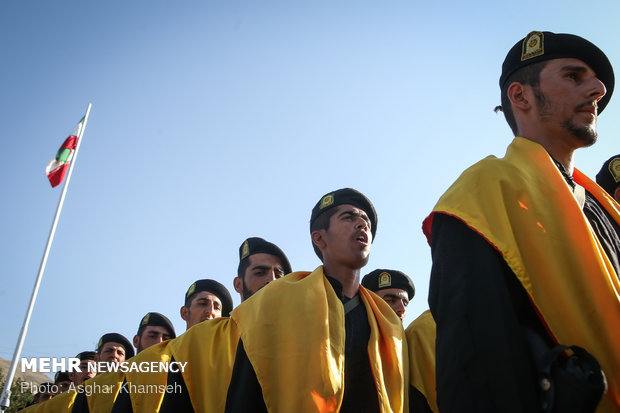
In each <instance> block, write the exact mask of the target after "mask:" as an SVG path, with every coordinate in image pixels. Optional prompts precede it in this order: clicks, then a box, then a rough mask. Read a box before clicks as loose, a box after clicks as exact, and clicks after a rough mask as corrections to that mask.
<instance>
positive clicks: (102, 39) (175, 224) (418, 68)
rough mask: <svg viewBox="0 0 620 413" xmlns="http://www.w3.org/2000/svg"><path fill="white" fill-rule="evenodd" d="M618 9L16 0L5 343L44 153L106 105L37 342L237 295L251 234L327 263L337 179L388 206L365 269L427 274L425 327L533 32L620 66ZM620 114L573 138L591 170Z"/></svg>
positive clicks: (38, 310)
mask: <svg viewBox="0 0 620 413" xmlns="http://www.w3.org/2000/svg"><path fill="white" fill-rule="evenodd" d="M509 4H510V7H509ZM618 15H620V4H619V3H618V2H617V1H616V0H607V1H606V0H603V1H600V2H596V3H584V2H567V1H546V2H541V1H529V0H525V1H521V2H513V3H508V2H503V1H469V2H457V1H452V2H445V1H443V2H442V1H436V2H428V1H424V2H423V1H400V0H393V1H381V2H379V1H375V2H372V1H362V0H356V1H324V0H312V1H309V0H305V1H235V0H226V1H211V0H202V1H175V2H172V1H161V0H154V1H142V2H138V1H98V2H95V1H71V2H69V1H30V0H23V1H17V0H6V1H2V2H1V3H0V50H1V51H2V60H1V62H2V63H1V65H0V75H1V76H0V85H1V87H0V119H1V122H0V128H1V129H0V130H1V132H0V134H1V136H2V142H3V146H4V150H3V152H4V156H3V164H4V179H3V180H2V201H1V202H0V277H1V279H0V280H1V283H0V314H2V316H1V317H2V318H1V326H2V334H0V357H3V358H7V359H9V358H11V357H12V354H13V349H14V347H15V343H16V340H17V337H18V334H19V331H20V327H21V325H22V322H23V318H24V315H25V312H26V306H27V304H28V301H29V299H30V294H31V291H32V286H33V284H34V280H35V277H36V273H37V270H38V268H39V263H40V260H41V256H42V253H43V249H44V246H45V242H46V239H47V235H48V233H49V228H50V225H51V223H52V218H53V216H54V212H55V210H56V206H57V203H58V199H59V196H60V192H61V188H60V187H58V188H55V189H52V188H51V187H50V185H49V183H48V181H47V179H46V177H45V172H44V170H45V165H46V164H47V162H48V161H49V160H50V159H52V158H53V157H54V155H55V154H56V151H57V150H58V147H59V146H60V144H61V143H62V142H63V141H64V139H65V138H66V137H67V135H68V134H69V133H70V132H71V131H72V129H73V128H74V126H75V124H76V123H77V122H78V120H79V119H80V118H81V117H82V116H83V114H84V112H85V109H86V106H87V104H88V103H89V102H92V104H93V108H92V111H91V115H90V119H89V122H88V125H87V127H86V131H85V135H84V140H83V144H82V146H81V149H80V153H79V156H78V158H77V163H76V166H75V170H74V174H73V177H72V180H71V185H70V187H69V191H68V194H67V198H66V201H65V207H64V210H63V211H62V215H61V218H60V223H59V227H58V231H57V233H56V238H55V240H54V244H53V246H52V250H51V254H50V258H49V261H48V265H47V270H46V272H45V276H44V278H43V282H42V284H41V289H40V293H39V297H38V300H37V303H36V305H35V309H34V314H33V317H32V321H31V324H30V330H29V332H28V336H27V338H26V342H25V345H24V349H23V354H22V355H23V356H25V357H43V356H51V357H70V356H74V355H75V354H77V353H78V352H80V351H83V350H91V349H94V348H95V345H96V343H97V340H98V339H99V337H100V336H101V335H102V334H104V333H107V332H119V333H121V334H123V335H125V336H126V337H128V338H129V339H131V338H132V337H133V335H134V334H135V333H136V330H137V327H138V323H139V321H140V319H141V317H142V316H143V315H144V314H145V313H147V312H149V311H158V312H161V313H163V314H165V315H167V316H168V317H169V318H170V319H171V320H172V322H173V323H174V325H175V327H176V330H177V333H178V334H180V333H182V332H183V331H185V323H184V321H183V320H182V319H181V317H180V315H179V308H180V307H181V305H182V304H183V297H184V293H185V291H186V290H187V288H188V287H189V285H190V284H191V283H192V282H193V281H195V280H197V279H200V278H215V279H217V280H219V281H220V282H222V283H223V284H224V285H226V286H227V287H228V288H229V289H230V291H231V293H232V294H233V297H234V301H235V305H236V304H238V303H239V296H238V295H237V294H236V293H234V290H233V287H232V279H233V277H234V276H235V274H236V269H237V264H238V248H239V246H240V244H241V243H242V241H243V240H244V239H245V238H247V237H250V236H260V237H263V238H265V239H267V240H270V241H272V242H274V243H276V244H278V245H279V246H280V247H281V248H282V249H283V250H284V251H285V252H286V253H287V255H288V257H289V258H290V261H291V263H292V266H293V270H295V271H299V270H306V271H312V270H313V269H314V268H316V267H317V266H318V265H319V264H320V262H319V260H318V258H317V257H316V256H315V255H314V252H313V250H312V247H311V243H310V236H309V223H308V222H309V218H310V211H311V209H312V207H313V206H314V204H315V203H316V202H317V201H318V200H319V198H320V197H321V196H322V195H324V194H325V193H327V192H329V191H332V190H335V189H338V188H341V187H353V188H356V189H358V190H360V191H362V192H363V193H365V194H366V195H367V196H368V197H369V198H370V199H371V200H372V201H373V203H374V204H375V207H376V209H377V212H378V217H379V224H378V232H377V237H376V240H375V242H374V244H373V247H372V253H371V259H370V262H369V263H368V266H367V267H366V268H364V269H363V272H362V274H365V273H367V272H369V271H371V270H373V269H375V268H390V269H399V270H402V271H404V272H406V273H407V274H409V275H410V276H411V277H412V278H413V280H414V283H415V285H416V288H417V293H416V296H415V298H414V299H413V301H412V303H411V305H410V306H409V309H408V316H407V320H406V324H407V325H408V324H409V323H410V322H411V321H413V320H414V319H415V317H417V316H418V315H419V314H420V313H421V312H423V311H424V310H425V309H427V308H428V304H427V295H428V279H429V272H430V267H431V259H430V250H429V247H428V244H427V242H426V239H425V237H424V236H423V234H422V231H421V223H422V220H423V219H424V218H425V217H426V216H427V215H428V213H429V212H430V211H431V209H432V207H433V205H434V204H435V202H436V201H437V199H438V198H439V196H440V195H441V194H442V193H443V191H445V190H446V189H447V187H448V186H449V185H450V184H451V183H452V182H453V181H454V180H455V179H456V178H457V177H458V175H459V174H460V173H461V172H462V171H463V170H464V169H465V168H466V167H467V166H469V165H471V164H472V163H474V162H476V161H477V160H479V159H481V158H483V157H484V156H487V155H489V154H495V155H497V156H503V154H504V152H505V148H506V146H507V145H508V144H509V143H510V141H511V140H512V135H511V132H510V129H509V128H508V126H507V124H506V122H505V120H504V118H503V115H501V114H499V115H496V114H495V113H494V112H493V108H494V107H495V106H496V105H498V104H499V86H498V78H499V75H500V70H501V69H500V68H501V63H502V61H503V59H504V57H505V55H506V53H507V51H508V50H509V48H510V47H512V45H513V44H514V43H515V42H516V41H517V40H519V39H520V38H522V37H523V36H525V35H526V34H527V33H528V32H530V31H531V30H550V31H554V32H569V33H575V34H579V35H581V36H583V37H586V38H587V39H589V40H591V41H593V42H594V43H595V44H597V45H598V46H599V47H600V48H601V49H602V50H603V51H605V53H606V54H607V56H608V57H609V59H610V60H611V62H612V64H613V65H614V66H615V68H616V71H617V72H619V73H620V43H619V42H618V39H619V38H620V31H619V29H618ZM619 93H620V92H619ZM619 115H620V98H619V97H617V96H616V97H615V98H612V99H611V102H610V104H609V105H608V106H607V108H606V109H605V112H604V113H603V114H602V116H601V117H600V120H599V134H600V138H599V142H598V143H597V144H596V145H595V146H593V147H592V148H589V149H584V150H580V151H579V152H578V153H577V156H576V165H577V167H578V168H580V169H581V170H582V171H583V172H585V173H586V174H587V175H589V176H591V177H593V176H594V175H595V174H596V173H597V172H598V170H599V168H600V166H601V164H602V163H603V161H604V160H606V159H607V158H609V157H610V156H611V155H614V154H617V153H620V145H618V131H619V130H620V116H619ZM567 305H571V304H570V303H567ZM273 311H274V312H277V311H278V308H277V307H274V308H273ZM308 311H312V309H308Z"/></svg>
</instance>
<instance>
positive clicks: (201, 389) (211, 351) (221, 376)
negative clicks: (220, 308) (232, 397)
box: [134, 318, 239, 413]
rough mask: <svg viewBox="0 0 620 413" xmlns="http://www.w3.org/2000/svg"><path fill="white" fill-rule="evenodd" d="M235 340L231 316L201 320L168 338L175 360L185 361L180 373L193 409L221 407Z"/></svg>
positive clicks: (204, 409)
mask: <svg viewBox="0 0 620 413" xmlns="http://www.w3.org/2000/svg"><path fill="white" fill-rule="evenodd" d="M238 342H239V332H238V331H237V326H236V325H235V324H234V323H232V322H231V320H230V318H217V319H214V320H208V321H203V322H201V323H200V324H197V325H195V326H193V327H192V328H190V329H189V330H187V331H186V332H185V333H184V334H183V335H181V336H179V337H178V338H176V339H174V340H172V341H171V342H170V345H169V347H170V351H171V353H172V355H173V356H174V359H175V361H177V362H187V364H186V365H185V371H184V372H183V373H182V374H183V380H184V381H185V385H186V387H187V391H188V392H189V396H190V400H191V402H192V406H193V407H194V411H196V412H205V413H212V412H223V411H224V408H225V407H226V395H227V392H228V386H229V384H230V378H231V376H232V369H233V365H234V363H235V353H236V351H237V344H238ZM134 411H136V410H134Z"/></svg>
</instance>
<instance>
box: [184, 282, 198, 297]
mask: <svg viewBox="0 0 620 413" xmlns="http://www.w3.org/2000/svg"><path fill="white" fill-rule="evenodd" d="M194 290H196V283H193V284H192V285H190V286H189V289H188V290H187V294H185V297H189V296H190V295H192V294H194Z"/></svg>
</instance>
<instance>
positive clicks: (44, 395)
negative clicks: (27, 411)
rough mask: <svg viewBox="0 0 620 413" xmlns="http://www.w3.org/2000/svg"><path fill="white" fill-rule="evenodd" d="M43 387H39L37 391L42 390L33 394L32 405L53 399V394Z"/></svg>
mask: <svg viewBox="0 0 620 413" xmlns="http://www.w3.org/2000/svg"><path fill="white" fill-rule="evenodd" d="M43 387H45V386H39V390H43V391H40V392H38V393H37V394H35V396H34V399H33V402H34V404H38V403H43V402H46V401H48V400H49V399H51V398H52V397H54V393H53V392H52V391H51V390H50V389H49V388H45V389H44V388H43Z"/></svg>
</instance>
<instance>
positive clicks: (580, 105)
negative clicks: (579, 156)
mask: <svg viewBox="0 0 620 413" xmlns="http://www.w3.org/2000/svg"><path fill="white" fill-rule="evenodd" d="M533 89H534V95H535V97H536V99H535V101H536V102H535V105H536V108H535V109H536V110H537V112H538V121H539V122H540V126H541V127H542V128H543V129H544V130H545V131H547V132H548V134H549V135H550V136H565V137H566V138H567V139H568V140H563V141H562V142H561V143H560V144H564V145H569V146H570V147H571V148H579V147H585V146H590V145H592V144H594V143H595V142H596V139H597V132H596V117H597V114H598V112H597V102H598V101H599V100H600V99H601V98H602V97H603V96H604V95H605V93H606V89H605V85H603V83H602V82H601V81H600V80H599V79H598V78H597V77H596V73H594V71H593V70H592V69H591V68H590V67H589V66H588V65H587V64H585V63H584V62H583V61H581V60H579V59H574V58H563V59H553V60H550V61H549V63H547V65H546V66H545V67H544V68H543V69H542V70H541V72H540V84H539V87H538V88H533Z"/></svg>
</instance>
